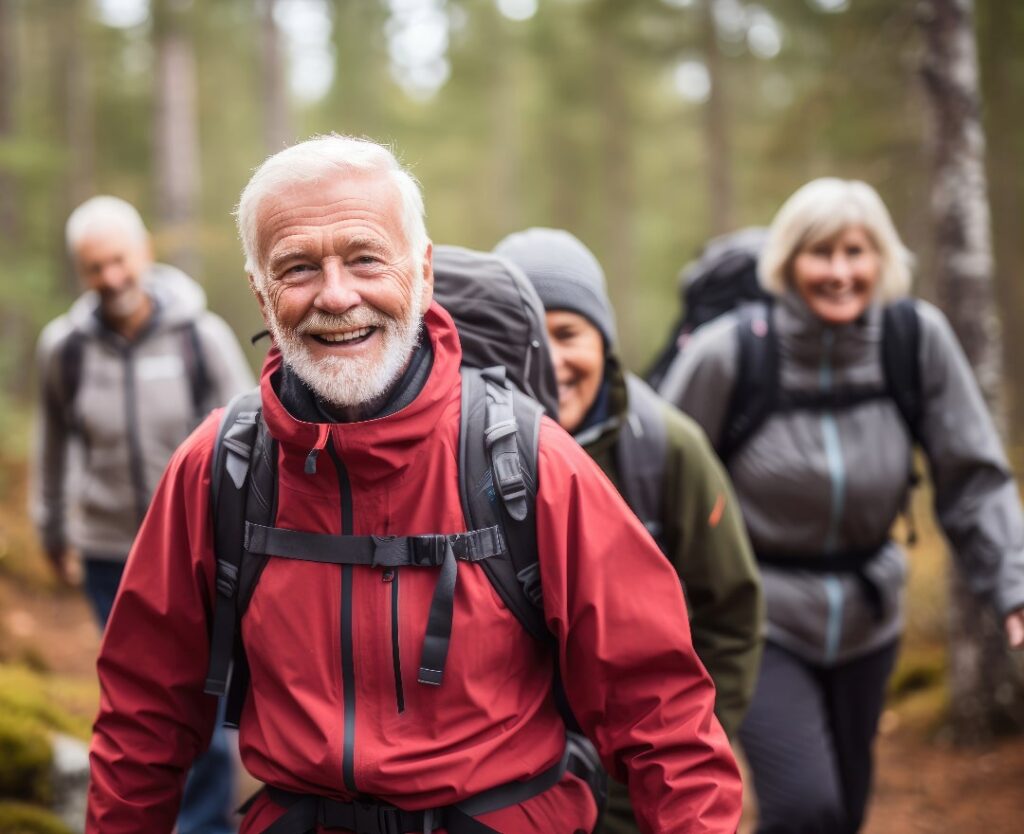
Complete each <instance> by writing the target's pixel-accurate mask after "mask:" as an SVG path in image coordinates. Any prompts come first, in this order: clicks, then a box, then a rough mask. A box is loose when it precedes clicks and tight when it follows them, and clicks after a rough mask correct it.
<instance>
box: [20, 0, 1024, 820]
mask: <svg viewBox="0 0 1024 834" xmlns="http://www.w3.org/2000/svg"><path fill="white" fill-rule="evenodd" d="M928 5H929V4H928V3H927V2H920V0H760V2H747V0H0V465H2V468H0V579H3V578H4V577H13V578H14V579H15V580H16V581H17V582H18V583H21V584H19V585H18V586H17V588H18V590H17V592H16V593H17V594H19V595H21V596H22V598H25V597H24V594H26V593H36V592H39V593H41V594H52V592H53V589H52V588H51V587H49V586H48V584H47V582H48V580H47V577H46V574H45V570H43V566H42V564H41V560H40V559H39V556H38V551H36V550H35V545H34V541H33V539H32V536H31V530H30V529H29V527H28V525H27V522H26V520H25V518H24V507H25V499H24V485H25V471H26V460H27V456H28V451H29V445H30V443H29V428H28V426H29V420H28V417H29V415H30V414H31V411H32V408H33V399H32V397H33V391H34V379H33V372H32V365H33V353H34V346H35V340H36V337H37V335H38V333H39V331H40V329H41V328H42V326H43V325H44V324H45V323H46V322H47V321H49V320H50V319H52V318H53V317H54V316H56V315H58V314H60V313H61V312H63V311H64V310H66V309H67V307H68V305H69V304H70V302H71V301H72V300H73V298H74V297H75V296H76V295H77V293H78V291H79V289H78V286H77V282H76V279H75V276H74V273H73V270H72V268H71V264H70V262H69V260H68V257H67V254H66V251H65V248H64V243H63V227H64V221H65V219H66V218H67V215H68V213H69V212H70V210H71V209H72V208H73V207H74V206H75V205H77V204H78V203H79V202H81V201H82V200H84V199H85V198H87V197H89V196H91V195H93V194H95V193H111V194H116V195H118V196H121V197H124V198H126V199H128V200H129V201H131V202H132V203H134V204H135V205H137V206H138V207H139V209H140V210H141V211H142V213H143V216H144V217H145V218H146V220H147V222H148V223H149V225H150V228H151V230H152V231H153V233H154V237H155V245H156V251H157V255H158V257H159V259H161V260H164V261H167V262H169V263H174V264H177V265H179V266H181V267H183V268H185V269H186V270H187V271H189V272H190V273H191V274H193V275H194V277H196V278H197V279H198V280H199V281H200V282H201V283H202V284H203V286H204V288H205V290H206V292H207V295H208V298H209V303H210V306H211V307H212V309H214V310H215V311H216V312H218V313H219V314H221V315H222V316H224V317H225V318H226V319H227V320H228V322H229V323H230V324H231V325H232V326H233V327H234V329H235V331H236V332H237V333H238V334H239V336H240V340H241V341H243V343H244V344H245V345H246V347H247V350H248V352H249V357H250V359H251V361H252V362H253V364H254V366H258V364H259V361H260V358H261V356H262V354H263V351H264V350H265V343H262V344H261V345H260V346H258V347H252V348H250V347H248V340H247V338H246V337H247V336H248V335H249V334H252V333H254V332H255V331H257V330H258V329H260V321H259V317H258V312H257V307H256V305H255V303H254V302H253V301H252V299H251V298H250V297H249V294H248V289H247V286H246V282H245V278H244V273H243V269H242V258H241V255H240V251H239V250H240V247H239V244H238V241H237V237H236V234H235V230H234V225H233V221H232V217H231V211H232V208H233V206H234V204H235V202H236V200H237V197H238V194H239V192H240V190H241V188H242V186H243V185H244V184H245V182H246V180H247V179H248V177H249V175H250V173H251V171H252V169H253V168H254V167H255V166H256V165H258V164H259V163H260V161H262V159H263V158H265V156H267V155H268V154H269V153H271V152H273V151H275V150H277V149H280V148H281V147H283V146H285V145H286V144H288V143H290V142H292V141H294V140H296V139H300V138H304V137H307V136H309V135H311V134H314V133H322V132H329V131H337V132H341V133H349V134H355V135H365V136H369V137H371V138H374V139H376V140H379V141H384V142H387V143H390V144H392V145H393V146H394V148H395V150H396V151H397V152H398V154H399V155H400V157H401V158H402V159H403V161H404V162H405V163H406V164H407V165H409V166H410V167H411V168H412V170H413V172H414V174H415V175H416V176H417V177H418V179H419V180H420V182H421V184H422V186H423V190H424V194H425V198H426V205H427V214H428V218H427V220H428V229H429V231H430V234H431V237H432V238H433V240H434V241H435V242H439V243H457V244H461V245H466V246H471V247H476V248H481V249H490V248H491V247H492V246H493V245H494V244H495V243H496V242H497V241H498V240H499V239H500V238H501V237H503V236H504V235H505V234H507V233H509V232H511V231H514V230H517V229H521V228H524V227H526V226H531V225H548V226H556V227H562V228H566V229H569V230H571V231H572V232H574V233H575V234H576V235H578V236H579V237H580V238H581V239H582V240H583V241H584V242H585V243H587V244H588V245H589V246H590V247H591V248H592V249H593V250H594V251H595V253H596V254H597V255H598V257H599V259H600V260H601V262H602V263H603V265H604V267H605V271H606V274H607V277H608V282H609V288H610V293H611V296H612V299H613V302H614V304H615V307H616V310H617V316H618V324H619V329H620V334H621V341H622V347H623V352H624V355H625V357H626V359H627V362H628V363H629V364H630V365H631V366H633V367H634V368H636V369H643V368H644V367H645V366H646V365H647V363H648V362H649V361H650V359H651V358H652V357H653V355H654V354H655V352H656V351H657V350H658V349H659V348H660V347H661V346H662V344H663V343H664V340H665V339H666V337H667V334H668V330H669V327H670V325H671V324H672V322H673V321H674V320H675V319H676V317H677V316H678V314H679V309H680V303H679V299H678V291H677V276H678V273H679V270H680V268H681V267H682V266H683V265H684V264H686V263H687V262H688V261H689V260H691V259H692V258H693V257H694V256H695V255H696V253H697V252H698V251H699V249H700V247H701V246H702V245H703V243H704V242H705V241H706V240H707V239H708V238H709V237H710V236H712V235H714V234H718V233H721V232H725V231H729V230H732V229H735V228H738V227H741V226H744V225H750V224H766V223H768V222H769V221H770V220H771V217H772V215H773V214H774V212H775V210H776V209H777V208H778V206H779V205H780V204H781V202H782V201H783V200H784V199H785V198H786V197H787V196H788V195H789V194H790V193H791V192H792V191H793V190H794V189H795V188H796V187H798V186H799V185H801V184H802V183H804V182H806V181H807V180H809V179H811V178H813V177H817V176H825V175H835V176H843V177H854V178H859V179H864V180H867V181H868V182H870V183H871V184H873V185H874V186H875V187H876V188H877V189H878V190H879V192H880V193H881V194H882V196H883V198H884V199H885V201H886V203H887V205H888V206H889V208H890V210H891V211H892V214H893V217H894V219H895V221H896V225H897V227H898V228H899V229H900V231H901V233H902V234H903V236H904V239H905V241H906V243H907V244H908V245H909V247H910V248H911V249H912V250H913V251H914V252H915V253H916V255H917V263H918V268H917V272H916V282H915V290H916V292H917V293H918V294H919V295H921V296H923V297H925V298H930V299H933V300H940V301H941V296H942V293H941V292H940V287H938V286H937V279H936V277H935V276H936V274H937V273H938V271H939V270H938V269H937V266H938V264H937V263H936V260H937V258H936V254H935V253H936V251H937V248H936V246H935V232H934V226H933V219H932V215H931V208H930V206H931V199H932V189H933V184H934V173H933V168H932V158H933V151H934V149H935V147H936V145H937V142H938V139H939V138H940V137H937V136H936V135H935V122H934V120H933V119H932V118H931V115H930V112H929V102H928V96H927V89H926V85H925V83H923V78H924V73H923V71H922V67H923V66H924V65H925V63H926V61H925V58H926V51H927V46H926V43H925V39H924V38H923V37H922V27H921V15H922V10H923V9H924V8H925V7H927V6H928ZM954 5H955V3H954ZM974 9H975V17H974V23H975V35H976V43H977V48H978V57H979V62H980V94H981V101H982V111H981V114H982V124H983V127H984V130H985V134H986V136H987V152H986V156H985V165H986V168H987V173H988V183H989V187H988V198H989V203H990V208H991V221H992V234H993V238H992V240H993V249H994V256H995V268H994V271H993V278H994V289H995V293H996V300H997V308H998V311H999V314H1000V317H1001V320H1002V324H1003V333H1004V338H1003V339H1002V341H1001V342H999V343H997V344H1001V349H1002V351H1003V359H1004V362H1003V367H1004V372H1003V376H1002V386H1001V391H1000V393H1001V394H1002V396H1003V400H1004V402H1005V404H1006V411H1005V414H1006V415H1007V419H1006V420H1005V426H1006V434H1007V441H1008V444H1009V447H1010V449H1011V457H1012V458H1013V459H1014V460H1015V461H1022V460H1024V450H1022V446H1021V444H1022V443H1024V362H1016V361H1015V359H1016V353H1017V352H1018V351H1019V349H1020V345H1021V343H1020V333H1019V332H1018V331H1016V330H1015V327H1016V326H1017V322H1018V321H1020V317H1021V313H1022V312H1024V287H1022V285H1021V282H1020V281H1017V280H1015V279H1016V276H1017V275H1018V273H1019V272H1020V270H1021V269H1022V267H1024V249H1022V246H1021V239H1022V236H1021V227H1020V206H1021V203H1022V201H1024V165H1022V164H1021V163H1022V162H1024V109H1022V108H1021V107H1020V106H1014V102H1018V103H1019V102H1020V101H1024V50H1021V49H1020V48H1019V44H1020V43H1021V42H1022V39H1024V3H1021V2H1017V1H1016V0H977V2H975V3H974ZM947 312H948V311H947ZM926 501H927V497H926V494H922V495H921V496H919V498H918V503H920V504H921V505H922V509H921V511H920V512H919V513H918V516H919V517H921V516H922V515H923V516H925V517H927V516H928V510H927V508H926V507H925V506H924V505H925V503H926ZM928 532H929V530H928V528H927V526H926V529H925V534H926V536H925V538H926V547H925V549H924V550H925V555H922V554H920V553H919V554H917V555H916V556H915V561H916V562H917V564H918V565H925V566H926V567H924V568H921V567H915V570H916V571H917V572H918V579H916V580H915V581H916V583H917V585H916V586H915V587H916V588H917V590H916V592H914V593H917V595H918V596H919V597H920V598H921V599H920V601H919V602H918V603H916V604H915V605H914V606H913V607H912V611H911V614H912V622H911V643H912V645H916V647H917V650H918V651H917V654H914V653H910V654H909V656H910V657H911V660H910V661H908V662H907V663H906V664H905V670H904V672H905V674H904V675H903V676H902V677H901V678H899V679H900V680H903V681H910V684H908V685H910V686H918V685H920V684H921V682H922V681H925V682H926V683H927V682H935V681H936V680H937V677H941V675H942V674H943V670H944V669H945V665H946V661H945V659H944V651H943V645H944V640H945V628H946V626H945V624H944V622H943V604H944V599H945V589H944V584H943V581H944V580H943V579H942V577H943V572H944V564H945V563H944V561H943V557H942V553H941V550H942V546H941V543H940V542H939V540H938V539H937V538H936V537H935V536H934V532H932V538H931V539H930V540H929V539H928ZM928 541H931V544H930V545H928ZM929 548H930V549H929ZM26 554H27V555H26ZM927 554H931V556H928V555H927ZM928 565H931V567H930V568H929V567H927V566H928ZM922 577H923V578H922ZM26 588H27V589H29V590H28V591H26V590H25V589H26ZM2 596H3V594H2V593H0V597H2ZM46 610H50V609H46ZM36 613H37V615H38V610H37V612H36ZM36 620H37V621H38V620H39V617H38V616H37V617H36ZM26 622H27V621H26V620H25V619H21V620H16V619H12V617H7V618H6V619H4V618H0V661H3V660H18V661H19V662H21V661H25V660H26V659H27V660H28V661H30V662H29V665H30V666H31V665H35V666H37V667H41V668H42V667H54V666H60V661H59V660H56V661H55V660H54V659H53V657H50V656H47V655H46V652H45V651H42V653H41V654H39V653H37V655H33V654H32V652H33V651H36V650H35V649H31V650H29V649H25V648H24V646H25V645H28V644H27V643H25V642H24V641H22V640H21V637H23V636H24V634H25V633H27V632H29V631H31V629H29V628H28V626H26ZM35 627H37V628H38V627H40V626H39V623H38V622H37V623H36V626H35ZM38 637H39V635H38V633H36V638H35V639H36V640H37V641H38ZM92 639H93V641H94V639H95V638H94V636H93V638H92ZM915 640H916V643H915V642H914V641H915ZM93 649H94V647H92V646H90V648H89V650H88V651H92V650H93ZM88 651H86V652H85V654H88ZM26 652H27V653H26ZM33 658H34V659H33ZM933 659H934V660H933ZM51 671H58V672H59V671H61V670H60V669H51ZM898 677H899V676H898ZM19 680H20V679H19ZM915 681H916V683H915ZM897 685H899V683H898V684H897ZM1007 686H1011V688H1010V689H1008V690H1007V691H1008V692H1011V693H1012V697H1014V698H1017V697H1018V696H1019V694H1020V692H1021V691H1022V689H1021V681H1020V680H1019V679H1018V680H1017V681H1016V682H1015V683H1013V684H1012V685H1011V684H1009V683H1008V684H1007ZM2 689H3V677H2V675H0V700H2V697H3V693H2ZM937 697H939V698H940V700H941V698H944V697H945V696H944V695H942V694H941V693H940V695H939V696H937ZM1008 697H1009V696H1008ZM85 700H86V702H87V703H89V696H87V697H86V699H85ZM1018 706H1019V704H1018ZM933 712H934V710H933ZM930 715H931V713H930ZM932 717H934V715H932ZM929 720H931V719H929ZM935 726H938V724H935V723H931V724H929V727H930V728H931V729H934V727H935ZM1018 729H1019V727H1018ZM1014 749H1015V750H1017V751H1020V750H1021V747H1020V743H1019V742H1018V743H1017V746H1016V747H1015V748H1014ZM1015 755H1016V754H1015ZM1015 761H1019V763H1021V764H1024V756H1020V757H1019V758H1018V759H1015ZM1018 807H1019V804H1018ZM879 830H885V829H879ZM888 830H908V831H909V830H912V829H910V828H905V829H900V828H897V827H892V828H889V829H888ZM913 830H918V829H913ZM920 830H932V829H920ZM934 830H937V831H938V830H943V829H942V828H941V827H940V828H935V829H934ZM988 830H990V831H996V830H998V827H997V826H996V827H993V826H991V825H990V826H989V828H988Z"/></svg>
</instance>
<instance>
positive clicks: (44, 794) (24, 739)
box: [0, 712, 53, 831]
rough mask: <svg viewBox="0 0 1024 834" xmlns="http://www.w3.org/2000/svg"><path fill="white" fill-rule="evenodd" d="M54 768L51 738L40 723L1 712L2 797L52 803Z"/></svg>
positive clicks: (0, 791)
mask: <svg viewBox="0 0 1024 834" xmlns="http://www.w3.org/2000/svg"><path fill="white" fill-rule="evenodd" d="M52 764H53V751H52V750H51V748H50V740H49V736H48V734H47V732H46V730H45V729H44V728H43V726H42V725H41V724H40V723H39V722H38V721H34V720H32V719H29V718H25V717H23V716H19V717H14V716H12V715H9V714H6V713H2V712H0V796H9V797H15V798H17V799H24V800H27V801H30V802H42V803H46V802H49V801H50V800H51V798H52V790H51V783H50V767H51V765H52ZM3 830H4V829H3V828H2V827H0V831H3Z"/></svg>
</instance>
